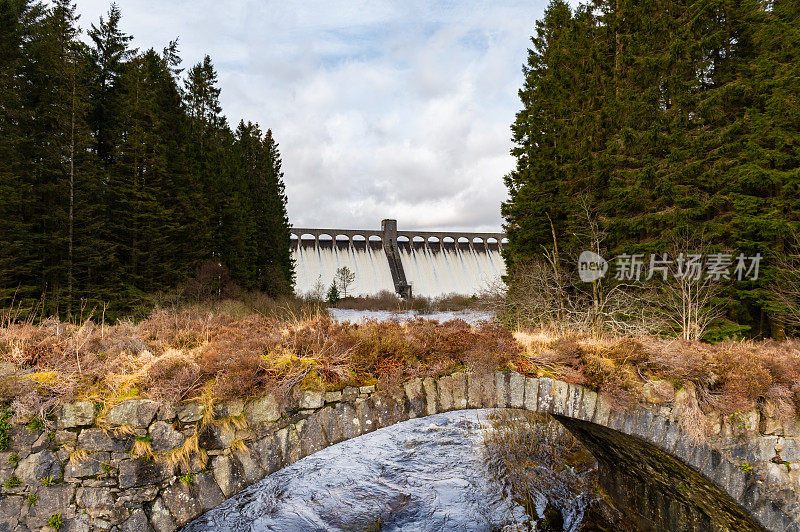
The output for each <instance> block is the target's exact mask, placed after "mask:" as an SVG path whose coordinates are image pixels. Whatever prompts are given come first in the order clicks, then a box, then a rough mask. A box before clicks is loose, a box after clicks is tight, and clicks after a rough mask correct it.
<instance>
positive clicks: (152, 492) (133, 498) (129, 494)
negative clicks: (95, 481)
mask: <svg viewBox="0 0 800 532" xmlns="http://www.w3.org/2000/svg"><path fill="white" fill-rule="evenodd" d="M158 490H159V487H158V486H144V487H142V488H130V489H126V490H124V491H121V492H119V493H118V494H117V504H118V505H119V506H124V507H126V508H127V507H131V508H138V507H141V506H142V503H145V502H151V501H152V500H153V499H155V498H156V496H157V495H158Z"/></svg>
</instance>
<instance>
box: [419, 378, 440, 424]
mask: <svg viewBox="0 0 800 532" xmlns="http://www.w3.org/2000/svg"><path fill="white" fill-rule="evenodd" d="M422 388H423V390H425V413H426V414H427V415H429V416H432V415H433V414H436V413H437V412H439V410H438V409H439V403H438V401H437V399H436V397H437V395H436V381H435V380H434V379H433V377H425V378H424V379H423V380H422Z"/></svg>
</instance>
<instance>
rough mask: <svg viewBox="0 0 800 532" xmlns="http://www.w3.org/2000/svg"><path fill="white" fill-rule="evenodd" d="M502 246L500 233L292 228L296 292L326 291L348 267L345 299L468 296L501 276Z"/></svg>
mask: <svg viewBox="0 0 800 532" xmlns="http://www.w3.org/2000/svg"><path fill="white" fill-rule="evenodd" d="M506 242H507V241H506V239H505V235H504V234H503V233H466V232H445V231H402V230H398V229H397V222H396V221H395V220H384V221H383V223H382V227H381V229H380V230H353V229H348V230H338V229H306V228H294V229H292V257H293V259H294V261H295V274H296V278H295V292H296V293H297V294H298V295H301V296H303V295H307V294H310V293H314V292H316V291H318V289H319V287H324V290H327V289H328V287H329V286H330V285H331V282H332V281H333V280H334V278H335V276H336V271H337V270H338V269H339V268H341V267H343V266H347V267H348V268H349V269H350V270H351V271H352V272H353V273H354V274H355V280H354V282H353V284H352V285H351V286H350V287H349V289H348V295H353V296H370V295H376V294H378V293H379V292H382V291H388V292H397V293H398V294H399V295H401V296H404V297H407V296H409V295H411V294H413V295H415V296H423V297H430V298H436V297H441V296H445V295H451V294H460V295H467V296H470V295H473V294H478V293H480V292H481V291H483V290H485V289H487V288H488V287H489V286H490V285H492V284H494V283H496V282H497V281H498V280H499V279H500V277H501V276H502V275H504V274H505V262H504V261H503V258H502V256H501V251H502V248H503V247H504V245H505V243H506Z"/></svg>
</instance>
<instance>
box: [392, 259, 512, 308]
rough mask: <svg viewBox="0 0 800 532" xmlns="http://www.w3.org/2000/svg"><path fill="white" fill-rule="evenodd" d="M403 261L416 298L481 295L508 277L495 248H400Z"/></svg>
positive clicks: (503, 263)
mask: <svg viewBox="0 0 800 532" xmlns="http://www.w3.org/2000/svg"><path fill="white" fill-rule="evenodd" d="M400 260H401V262H402V263H403V270H405V272H406V280H407V281H408V282H409V283H410V284H411V286H412V288H413V292H414V295H415V296H424V297H440V296H445V295H448V294H462V295H467V296H471V295H473V294H479V293H480V292H482V291H483V290H486V289H487V288H489V286H490V285H491V284H492V283H494V282H496V281H497V280H499V279H500V276H502V275H505V273H506V266H505V262H504V261H503V257H502V256H501V255H500V250H498V249H496V248H495V249H481V248H478V249H469V248H467V249H463V248H461V247H460V246H459V247H449V246H444V247H443V248H442V249H438V247H431V248H429V247H427V246H426V247H416V246H415V247H413V248H407V247H401V248H400Z"/></svg>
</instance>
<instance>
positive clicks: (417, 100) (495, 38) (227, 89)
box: [77, 0, 546, 231]
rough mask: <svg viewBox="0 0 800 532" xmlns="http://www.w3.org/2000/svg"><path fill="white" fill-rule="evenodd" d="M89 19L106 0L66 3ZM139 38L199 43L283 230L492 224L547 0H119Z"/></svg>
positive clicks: (193, 49)
mask: <svg viewBox="0 0 800 532" xmlns="http://www.w3.org/2000/svg"><path fill="white" fill-rule="evenodd" d="M77 3H78V12H79V13H80V14H81V19H80V25H81V27H83V28H84V30H85V29H88V28H89V26H90V24H92V23H95V24H96V23H97V21H98V19H99V17H100V16H101V15H103V14H104V13H106V12H107V11H108V7H109V4H110V2H108V1H106V0H102V1H101V0H77ZM117 3H118V5H119V7H120V9H121V11H122V23H121V24H122V29H123V31H125V32H126V33H129V34H131V35H133V36H134V41H133V45H134V46H135V47H138V48H140V49H147V48H150V47H153V48H155V49H156V50H159V51H160V50H161V49H162V48H163V47H164V46H165V45H166V44H167V43H168V42H169V41H170V40H172V39H174V38H176V37H178V38H179V46H180V50H181V56H182V57H183V60H184V67H185V68H188V67H189V66H191V65H192V64H194V63H197V62H198V61H200V60H201V59H202V58H203V56H204V55H206V54H208V55H210V56H211V59H212V61H213V63H214V65H215V67H216V69H217V72H218V75H219V81H220V87H221V88H222V94H221V96H220V99H221V102H222V108H223V112H224V114H225V115H226V116H227V118H228V121H229V122H230V123H231V124H233V125H234V126H235V125H236V124H237V123H238V122H239V120H240V119H244V120H245V121H247V120H250V121H253V122H258V123H259V124H260V125H261V127H262V129H264V130H266V129H267V128H270V129H272V131H273V135H274V136H275V139H276V140H277V141H278V143H279V144H280V151H281V154H282V157H283V171H284V174H285V176H284V180H285V183H286V193H287V196H288V211H289V219H290V222H291V223H292V224H293V225H294V226H296V227H331V228H341V229H372V228H375V229H378V228H379V227H380V221H381V220H382V219H384V218H395V219H397V220H398V226H399V227H400V228H403V229H417V230H462V231H466V230H473V231H497V230H500V228H501V225H502V217H501V216H500V204H501V202H502V201H504V200H505V198H506V189H505V186H504V185H503V176H504V175H505V174H507V173H508V172H509V171H510V170H511V169H512V168H513V167H514V159H513V158H512V157H511V155H510V154H509V150H510V149H511V140H510V137H511V132H510V125H511V123H512V122H513V121H514V116H515V113H516V112H517V111H518V110H519V108H520V106H521V104H520V102H519V99H518V96H517V91H518V90H519V88H520V87H521V85H522V80H523V79H522V65H523V63H524V62H525V59H526V55H527V48H528V47H529V45H530V40H529V39H530V36H531V34H532V33H533V31H534V27H535V21H536V20H537V19H538V18H540V17H541V15H542V13H543V10H544V7H545V5H546V0H527V1H517V0H507V1H488V0H487V1H484V2H475V1H460V2H456V1H440V2H422V1H416V0H409V1H407V0H402V1H395V2H382V1H369V2H366V1H365V2H358V1H350V2H343V1H338V0H329V1H325V2H318V1H305V2H294V1H287V0H284V1H271V0H261V1H257V0H225V1H216V2H215V1H208V0H193V1H189V0H160V1H153V0H119V1H118V2H117Z"/></svg>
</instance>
